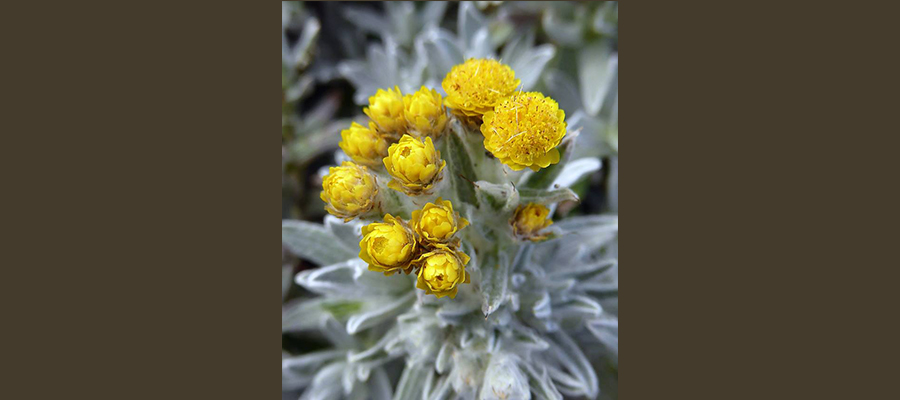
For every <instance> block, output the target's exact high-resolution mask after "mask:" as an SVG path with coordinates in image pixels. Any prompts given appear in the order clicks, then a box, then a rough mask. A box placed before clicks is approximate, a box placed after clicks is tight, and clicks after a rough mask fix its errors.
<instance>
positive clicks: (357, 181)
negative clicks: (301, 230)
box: [319, 161, 378, 221]
mask: <svg viewBox="0 0 900 400" xmlns="http://www.w3.org/2000/svg"><path fill="white" fill-rule="evenodd" d="M376 194H378V186H377V185H376V184H375V177H374V176H373V175H372V174H371V173H370V172H369V169H368V168H366V167H363V166H360V165H356V164H354V163H352V162H350V161H344V162H343V163H341V166H339V167H331V168H328V175H326V176H325V178H324V179H323V180H322V193H321V194H319V198H321V199H322V201H324V202H325V211H328V212H329V213H330V214H331V215H334V216H336V217H340V218H343V219H344V221H349V220H351V219H353V218H355V217H357V216H359V215H361V214H363V213H366V212H368V211H369V210H371V209H372V208H373V207H374V206H375V195H376Z"/></svg>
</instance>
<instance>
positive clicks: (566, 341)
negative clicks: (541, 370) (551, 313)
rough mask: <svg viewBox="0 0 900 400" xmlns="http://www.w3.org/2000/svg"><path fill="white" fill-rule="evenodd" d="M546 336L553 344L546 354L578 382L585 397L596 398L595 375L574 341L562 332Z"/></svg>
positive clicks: (597, 390)
mask: <svg viewBox="0 0 900 400" xmlns="http://www.w3.org/2000/svg"><path fill="white" fill-rule="evenodd" d="M548 335H549V336H550V337H551V338H552V339H553V342H552V343H551V348H550V350H549V351H548V352H547V353H550V354H552V355H554V356H555V357H556V359H557V360H558V361H559V362H560V363H561V365H562V366H564V367H565V368H566V369H567V370H568V371H569V372H570V373H571V374H572V376H574V377H575V378H577V379H578V380H579V382H580V383H581V384H580V385H579V386H581V387H582V388H583V389H584V393H583V394H584V395H585V396H587V397H589V398H596V397H597V394H598V393H599V388H598V383H597V374H596V373H595V372H594V369H593V368H592V367H591V364H590V362H588V360H587V358H586V357H585V356H584V353H583V352H582V351H581V349H580V348H578V345H577V344H576V343H575V341H573V340H572V338H570V337H569V335H567V334H566V333H564V332H562V331H556V332H551V333H549V334H548Z"/></svg>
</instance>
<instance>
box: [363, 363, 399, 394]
mask: <svg viewBox="0 0 900 400" xmlns="http://www.w3.org/2000/svg"><path fill="white" fill-rule="evenodd" d="M371 376H372V377H371V378H370V379H369V381H368V382H367V386H368V388H369V396H371V400H391V397H393V395H394V393H393V389H392V388H391V381H390V379H388V376H387V373H385V372H384V368H381V367H379V368H374V369H373V370H372V375H371Z"/></svg>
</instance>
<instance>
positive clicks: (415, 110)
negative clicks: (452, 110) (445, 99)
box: [403, 86, 447, 138]
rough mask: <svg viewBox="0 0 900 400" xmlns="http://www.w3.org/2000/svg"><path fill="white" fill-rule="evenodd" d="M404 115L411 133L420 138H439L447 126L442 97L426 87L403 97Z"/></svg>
mask: <svg viewBox="0 0 900 400" xmlns="http://www.w3.org/2000/svg"><path fill="white" fill-rule="evenodd" d="M403 113H404V114H405V115H406V122H407V123H408V124H409V128H408V129H409V132H410V133H412V134H414V135H416V136H418V137H423V136H431V137H434V138H437V137H439V136H440V135H441V134H442V133H443V132H444V127H445V126H446V125H447V112H446V110H445V109H444V105H443V104H442V103H441V95H440V94H438V92H437V91H436V90H434V89H431V90H429V89H428V88H426V87H425V86H422V88H421V89H419V91H418V92H415V93H413V94H408V95H406V96H403Z"/></svg>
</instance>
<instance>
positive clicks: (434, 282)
mask: <svg viewBox="0 0 900 400" xmlns="http://www.w3.org/2000/svg"><path fill="white" fill-rule="evenodd" d="M415 263H416V264H417V265H418V267H419V273H418V275H417V278H418V279H417V280H416V287H417V288H419V289H422V290H424V291H425V293H426V294H433V295H435V296H437V297H438V298H441V297H444V296H450V298H451V299H452V298H455V297H456V292H457V290H458V289H459V285H460V284H462V283H469V274H468V273H467V272H466V264H468V263H469V256H468V255H466V253H463V252H462V251H459V250H454V249H451V248H450V247H447V246H444V245H437V247H436V248H435V249H434V250H432V251H429V252H427V253H425V254H422V255H421V256H419V258H418V259H416V262H415Z"/></svg>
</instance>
